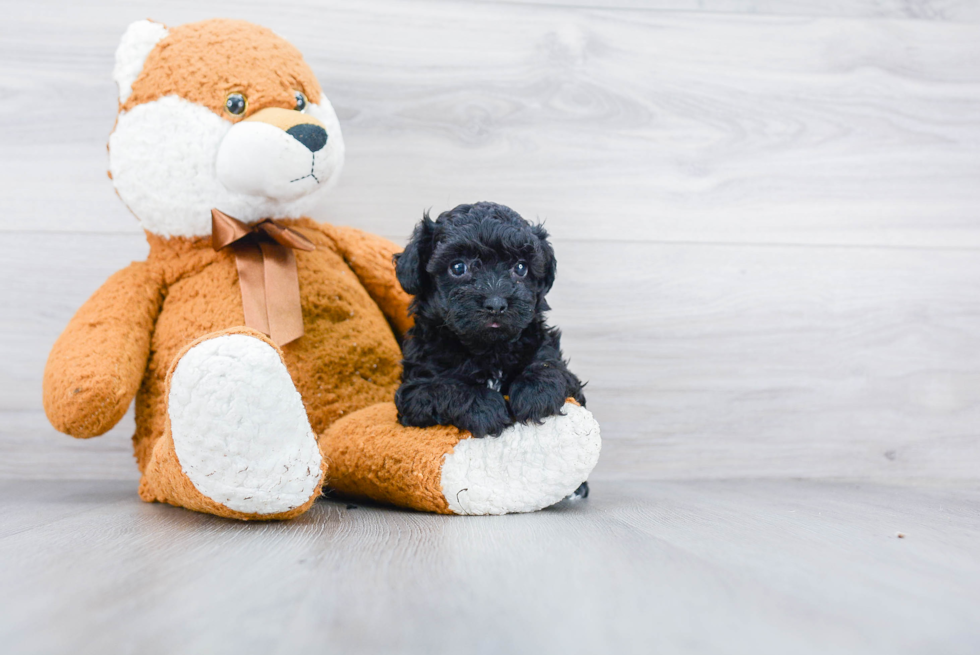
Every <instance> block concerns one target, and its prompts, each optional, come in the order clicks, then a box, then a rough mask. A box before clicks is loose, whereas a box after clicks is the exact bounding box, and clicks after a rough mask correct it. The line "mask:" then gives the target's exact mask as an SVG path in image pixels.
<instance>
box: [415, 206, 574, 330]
mask: <svg viewBox="0 0 980 655" xmlns="http://www.w3.org/2000/svg"><path fill="white" fill-rule="evenodd" d="M555 267H556V263H555V255H554V251H553V250H552V248H551V244H550V243H548V233H547V232H546V231H545V229H544V228H543V227H542V226H541V225H531V224H530V223H528V222H527V221H525V220H524V219H523V218H521V216H520V215H519V214H518V213H517V212H515V211H514V210H512V209H510V208H508V207H504V206H503V205H498V204H496V203H492V202H480V203H476V204H473V205H460V206H458V207H456V208H455V209H452V210H450V211H447V212H443V213H442V214H440V216H439V218H437V219H436V220H435V221H433V220H431V219H430V218H429V216H428V214H426V215H425V216H424V217H423V219H422V222H421V223H419V224H418V226H416V228H415V232H414V233H413V234H412V238H411V240H410V241H409V244H408V246H407V247H406V248H405V252H403V253H401V254H400V255H398V256H396V272H397V274H398V281H399V282H400V283H401V285H402V287H403V288H404V289H405V291H406V292H407V293H410V294H412V295H414V296H415V300H414V303H413V305H412V309H413V311H414V313H415V315H416V317H417V318H421V319H424V320H429V321H433V322H437V323H439V324H444V325H446V326H447V327H448V328H449V329H450V330H452V331H453V332H454V333H455V334H456V335H457V336H458V337H459V338H460V340H461V341H463V342H464V343H466V344H468V345H471V346H473V345H476V346H480V345H492V344H493V343H497V342H501V341H508V340H511V339H514V338H516V337H517V336H518V335H519V334H520V333H521V331H522V330H523V329H524V328H526V327H527V326H528V325H530V324H531V322H532V321H533V320H534V318H535V316H537V315H538V314H539V313H540V312H543V311H545V310H547V309H548V305H547V303H546V302H545V299H544V298H545V294H547V293H548V291H549V290H550V289H551V285H552V284H553V283H554V281H555Z"/></svg>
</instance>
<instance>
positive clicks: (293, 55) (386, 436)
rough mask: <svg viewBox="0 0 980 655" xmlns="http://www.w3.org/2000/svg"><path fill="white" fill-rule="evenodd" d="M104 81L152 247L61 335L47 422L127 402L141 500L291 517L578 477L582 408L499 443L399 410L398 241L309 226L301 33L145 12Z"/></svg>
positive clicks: (591, 446) (443, 503) (402, 319)
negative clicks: (352, 501)
mask: <svg viewBox="0 0 980 655" xmlns="http://www.w3.org/2000/svg"><path fill="white" fill-rule="evenodd" d="M114 77H115V80H116V83H117V84H118V87H119V115H118V118H117V121H116V126H115V129H114V131H113V133H112V135H111V136H110V138H109V164H110V171H109V172H110V177H111V178H112V180H113V184H114V185H115V188H116V191H117V192H118V194H119V196H120V198H122V200H123V202H125V203H126V205H127V206H128V207H129V209H130V210H131V211H132V212H133V213H134V214H135V215H136V216H137V218H138V219H139V220H140V223H141V224H142V227H143V228H144V229H145V231H146V235H147V240H148V242H149V244H150V253H149V256H148V257H147V259H146V261H143V262H134V263H132V264H131V265H130V266H128V267H127V268H125V269H123V270H121V271H119V272H118V273H116V274H114V275H113V276H112V277H110V278H109V280H108V281H106V283H105V284H104V285H103V286H102V287H101V288H100V289H99V290H98V291H96V293H95V294H94V295H93V296H92V297H91V298H90V299H89V300H88V301H87V302H86V303H85V304H84V305H83V306H82V307H81V309H79V311H78V313H77V314H76V315H75V316H74V317H73V318H72V320H71V322H70V323H69V324H68V327H67V328H66V329H65V331H64V333H63V334H62V335H61V337H60V338H59V339H58V341H57V342H56V343H55V345H54V347H53V349H52V352H51V355H50V357H49V359H48V364H47V367H46V370H45V373H44V407H45V410H46V412H47V414H48V417H49V419H50V420H51V422H52V424H53V425H54V426H55V427H56V428H57V429H59V430H60V431H62V432H65V433H67V434H70V435H72V436H74V437H82V438H87V437H93V436H97V435H100V434H103V433H105V432H106V431H107V430H109V429H110V428H112V427H113V425H115V424H116V423H117V422H118V421H119V420H120V418H121V417H122V416H123V415H124V414H125V412H126V410H127V408H128V406H129V404H130V402H131V401H132V400H133V398H134V397H135V399H136V433H135V435H134V436H133V444H134V447H135V453H136V461H137V464H138V466H139V469H140V471H141V473H142V479H141V481H140V486H139V494H140V497H141V498H143V499H144V500H146V501H160V502H166V503H171V504H173V505H178V506H181V507H186V508H189V509H193V510H197V511H202V512H209V513H212V514H216V515H218V516H226V517H234V518H240V519H282V518H290V517H294V516H297V515H299V514H301V513H302V512H304V511H306V510H307V509H308V508H309V507H310V506H311V505H312V503H313V501H314V500H315V498H316V496H317V495H318V494H319V493H320V489H321V487H322V485H323V484H328V485H329V486H331V487H333V488H335V489H338V490H340V491H342V492H345V493H349V494H353V495H358V496H364V497H368V498H372V499H375V500H378V501H382V502H390V503H395V504H399V505H402V506H406V507H412V508H416V509H420V510H426V511H433V512H442V513H458V514H500V513H505V512H514V511H531V510H536V509H540V508H542V507H545V506H547V505H550V504H552V503H554V502H556V501H558V500H560V499H561V498H562V497H564V496H565V495H567V494H569V493H570V492H572V491H573V490H574V489H575V488H576V487H577V486H578V485H579V484H580V483H581V482H583V481H584V480H585V479H586V478H587V477H588V474H589V473H590V472H591V470H592V468H593V467H594V466H595V463H596V461H597V458H598V454H599V445H600V441H599V431H598V426H597V425H596V423H595V421H594V420H593V419H592V416H591V414H589V413H588V411H586V410H585V409H584V408H582V407H577V406H575V405H573V404H569V405H566V408H565V412H564V415H562V416H555V417H552V418H549V419H547V420H546V421H545V422H544V424H542V425H515V426H512V427H511V428H508V429H507V430H506V431H505V433H504V434H503V435H501V436H500V437H498V438H494V439H471V438H469V435H468V434H467V433H464V432H460V431H459V430H457V429H456V428H452V427H437V428H427V429H417V428H405V427H402V426H401V425H399V424H398V423H397V421H396V416H395V409H394V406H393V404H392V403H391V399H392V397H393V393H394V391H395V389H396V388H397V386H398V381H399V375H400V357H401V351H400V349H399V345H398V339H399V338H400V335H402V334H403V333H404V332H405V331H406V330H407V329H408V328H409V327H410V326H411V318H410V317H409V315H408V312H407V306H408V303H409V300H410V298H409V296H407V295H406V294H405V293H404V291H402V289H401V288H400V287H399V285H398V282H397V281H396V279H395V274H394V267H393V264H392V256H393V255H394V254H395V253H396V252H397V251H398V250H400V249H399V248H397V247H396V246H394V245H393V244H391V243H389V242H387V241H385V240H383V239H380V238H378V237H375V236H372V235H369V234H366V233H364V232H361V231H359V230H356V229H352V228H347V227H335V226H331V225H327V224H323V223H317V222H315V221H313V220H310V219H309V218H306V217H305V216H306V215H307V214H308V213H309V212H310V211H311V210H312V208H313V207H314V206H315V205H316V204H317V203H318V202H319V201H320V199H321V198H322V195H323V194H324V193H326V192H327V190H328V189H329V188H330V187H331V186H332V184H333V183H334V182H335V181H336V178H337V176H338V174H339V172H340V169H341V167H342V165H343V158H344V142H343V137H342V135H341V132H340V126H339V124H338V121H337V117H336V114H335V113H334V111H333V108H332V107H331V105H330V103H329V101H328V100H327V98H326V97H325V96H324V95H323V92H322V91H321V89H320V86H319V84H318V83H317V80H316V78H315V77H314V75H313V73H312V71H311V70H310V68H309V67H308V66H307V65H306V63H305V62H304V61H303V58H302V56H301V55H300V53H299V51H297V50H296V49H295V48H294V47H293V46H292V45H290V44H289V43H287V42H286V41H284V40H283V39H281V38H280V37H278V36H277V35H276V34H274V33H273V32H271V31H270V30H268V29H265V28H262V27H258V26H256V25H252V24H249V23H245V22H242V21H233V20H208V21H203V22H200V23H193V24H187V25H182V26H179V27H175V28H167V27H165V26H163V25H162V24H159V23H154V22H150V21H140V22H137V23H134V24H132V25H131V26H130V27H129V28H128V30H127V31H126V33H125V35H124V36H123V38H122V41H121V43H120V45H119V48H118V50H117V51H116V66H115V70H114ZM273 219H274V220H273ZM318 435H319V437H318Z"/></svg>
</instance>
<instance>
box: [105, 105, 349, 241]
mask: <svg viewBox="0 0 980 655" xmlns="http://www.w3.org/2000/svg"><path fill="white" fill-rule="evenodd" d="M306 113H307V114H308V115H309V116H310V117H311V118H313V119H315V121H316V122H318V123H319V125H320V126H322V127H323V129H324V130H325V131H326V137H327V138H326V142H325V143H324V144H323V145H322V147H318V146H319V145H320V144H319V143H318V142H316V140H315V139H313V140H311V139H310V138H308V137H309V134H306V135H303V134H298V136H299V137H301V138H303V139H304V140H305V141H306V142H307V143H309V144H310V145H309V146H308V145H304V143H303V142H301V141H300V139H299V138H297V137H294V136H293V135H292V134H289V133H287V132H286V131H285V130H283V129H281V128H279V127H277V126H275V125H271V124H269V123H266V122H263V121H259V120H253V121H249V120H246V121H242V122H240V123H234V124H232V123H231V122H230V121H228V120H225V119H224V118H223V117H221V116H218V115H216V114H215V113H214V112H212V111H211V110H210V109H208V108H207V107H203V106H201V105H198V104H195V103H192V102H189V101H187V100H184V99H183V98H179V97H177V96H164V97H163V98H160V99H158V100H154V101H152V102H147V103H143V104H140V105H137V106H135V107H133V109H131V110H130V111H127V112H123V113H121V114H120V115H119V120H118V121H117V123H116V129H115V130H114V131H113V133H112V135H111V136H110V137H109V171H110V173H111V174H112V182H113V184H114V185H115V187H116V191H118V192H119V197H120V198H122V199H123V202H125V203H126V205H127V206H128V207H129V208H130V210H132V212H133V213H134V214H135V215H136V216H137V217H138V218H139V221H140V223H141V224H142V226H143V228H144V229H146V230H147V231H149V232H152V233H153V234H157V235H160V236H164V237H175V236H179V237H196V236H206V235H209V234H211V209H213V208H215V207H217V208H218V209H220V210H221V211H223V212H225V213H226V214H229V215H231V216H234V217H235V218H237V219H239V220H241V221H244V222H246V223H252V222H255V221H258V220H261V219H263V218H269V217H275V218H299V217H301V216H310V215H311V214H313V213H314V212H315V210H316V208H317V206H318V203H319V202H321V200H322V198H323V197H324V196H325V194H326V193H328V192H329V189H330V188H332V187H333V186H334V185H335V184H336V182H337V179H338V177H339V175H340V171H341V169H342V168H343V163H344V137H343V135H342V134H341V132H340V123H339V121H338V120H337V114H336V113H335V112H334V110H333V107H331V106H330V103H329V102H328V101H327V99H326V98H321V102H320V104H316V103H310V104H309V105H308V106H307V110H306ZM294 132H295V131H294ZM321 136H322V135H321ZM320 141H322V139H320Z"/></svg>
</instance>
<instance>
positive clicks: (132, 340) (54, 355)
mask: <svg viewBox="0 0 980 655" xmlns="http://www.w3.org/2000/svg"><path fill="white" fill-rule="evenodd" d="M162 303H163V292H162V288H161V284H160V283H159V282H158V281H157V280H156V279H155V277H154V276H153V274H152V271H151V269H150V267H149V266H148V265H147V264H146V262H133V263H132V264H130V265H129V266H128V267H126V268H124V269H122V270H121V271H119V272H117V273H115V274H114V275H112V276H111V277H110V278H109V279H108V280H106V282H105V284H103V285H102V286H101V287H100V288H99V290H98V291H96V292H95V293H94V294H93V295H92V297H91V298H89V299H88V300H87V301H86V302H85V304H84V305H82V307H81V308H80V309H79V310H78V312H76V313H75V316H74V317H72V319H71V321H69V323H68V327H66V328H65V331H64V332H63V333H62V334H61V336H60V337H58V340H57V341H56V342H55V344H54V347H53V348H52V349H51V354H50V355H49V356H48V363H47V366H45V368H44V411H45V412H46V413H47V415H48V420H50V421H51V424H52V425H53V426H54V427H55V428H56V429H58V430H59V431H60V432H64V433H66V434H70V435H71V436H73V437H79V438H88V437H95V436H98V435H100V434H104V433H105V432H107V431H108V430H109V429H111V428H112V426H114V425H115V424H116V423H118V422H119V419H121V418H122V417H123V415H124V414H125V413H126V409H127V408H128V407H129V403H130V401H131V400H132V399H133V396H134V395H136V391H137V390H138V389H139V386H140V382H141V380H142V379H143V372H144V370H145V369H146V362H147V359H148V358H149V354H150V337H151V336H152V334H153V326H154V323H155V322H156V319H157V315H158V314H159V312H160V307H161V305H162Z"/></svg>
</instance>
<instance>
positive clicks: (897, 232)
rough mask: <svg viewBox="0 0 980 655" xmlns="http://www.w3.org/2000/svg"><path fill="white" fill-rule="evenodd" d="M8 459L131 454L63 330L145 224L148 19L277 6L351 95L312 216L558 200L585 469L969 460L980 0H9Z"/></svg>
mask: <svg viewBox="0 0 980 655" xmlns="http://www.w3.org/2000/svg"><path fill="white" fill-rule="evenodd" d="M0 7H2V13H3V20H2V21H0V121H2V126H3V129H2V130H0V209H2V211H0V477H3V478H31V477H34V478H52V477H65V478H121V479H132V478H134V477H135V476H136V469H135V465H134V463H133V462H132V458H131V452H130V446H129V435H130V434H131V431H132V419H131V417H128V418H127V419H126V420H125V421H124V422H123V424H122V425H120V426H119V427H118V428H117V429H115V430H114V431H113V432H112V433H110V434H109V435H107V436H105V437H103V438H101V439H99V440H94V441H88V442H75V441H73V440H71V439H70V438H69V437H65V436H61V435H58V434H57V433H56V432H55V431H54V430H53V429H51V428H50V427H49V426H48V425H47V422H46V420H45V419H44V415H43V411H42V410H41V373H42V369H43V366H44V362H45V358H46V356H47V352H48V350H49V348H50V346H51V344H52V343H53V341H54V339H55V338H56V337H57V335H58V334H59V332H60V330H61V329H62V328H63V327H64V325H65V323H66V322H67V321H68V319H69V318H70V316H71V315H72V313H73V312H74V311H75V310H76V309H77V308H78V306H79V305H80V304H81V303H82V302H83V301H84V300H85V299H86V298H87V297H88V296H89V294H91V293H92V292H93V291H94V290H95V289H96V288H97V287H98V286H99V285H100V284H101V283H102V282H103V281H104V280H105V278H106V277H107V276H108V275H109V274H111V273H112V272H114V271H115V270H117V269H119V268H121V267H122V266H124V265H125V264H126V263H128V262H129V261H131V260H134V259H142V258H143V257H144V256H145V254H146V251H147V248H146V244H145V241H144V238H143V235H142V232H141V231H140V229H139V226H138V224H137V222H136V220H135V219H134V218H133V217H132V216H130V215H129V214H128V213H127V211H126V209H125V208H124V207H123V205H122V203H121V202H120V201H119V200H118V199H117V198H116V197H115V194H114V192H113V189H112V186H111V183H110V182H109V180H108V179H107V177H106V168H107V161H106V151H105V143H106V140H107V137H108V133H109V131H110V129H111V128H112V124H113V120H114V117H115V113H116V96H115V88H114V85H113V83H112V79H111V71H112V65H113V52H114V50H115V47H116V44H117V41H118V39H119V37H120V35H121V34H122V32H123V30H124V29H125V27H126V25H127V24H128V23H129V22H131V21H132V20H136V19H140V18H147V17H150V18H154V19H157V20H160V21H163V22H165V23H169V24H180V23H183V22H187V21H192V20H198V19H201V18H207V17H213V16H232V17H239V18H245V19H248V20H252V21H255V22H258V23H261V24H264V25H266V26H269V27H271V28H273V29H275V30H276V31H277V32H279V33H280V34H282V35H283V36H285V37H286V38H288V39H290V40H291V41H292V42H293V43H295V44H296V45H297V46H298V47H299V48H300V49H301V50H302V51H303V52H304V53H305V55H306V58H307V60H308V61H309V63H310V64H311V66H312V68H313V69H314V71H315V72H316V73H317V75H318V76H319V79H320V82H321V84H322V86H323V88H324V90H325V91H326V93H327V94H328V96H329V97H330V98H331V100H332V102H333V103H334V105H335V107H336V108H337V110H338V112H339V114H340V118H341V121H342V126H343V129H344V134H345V138H346V141H347V144H348V159H347V167H346V172H345V174H344V176H343V178H342V179H341V182H340V185H339V186H338V188H337V190H336V192H335V193H334V194H333V196H332V197H331V198H330V199H329V202H327V203H326V204H325V205H324V206H323V207H322V208H321V210H320V212H319V215H318V216H317V218H319V219H322V220H325V221H330V222H334V223H338V224H348V225H354V226H357V227H361V228H364V229H367V230H370V231H373V232H376V233H379V234H382V235H385V236H387V237H389V238H391V239H393V240H396V241H399V242H404V239H405V237H406V236H407V234H408V233H409V231H410V230H411V227H412V225H413V223H414V222H415V221H416V220H417V219H418V218H419V216H420V215H421V212H422V210H423V209H425V208H430V207H431V208H432V210H433V211H434V212H439V211H442V210H444V209H447V208H450V207H452V206H454V205H455V204H457V203H460V202H467V201H475V200H483V199H487V200H495V201H498V202H503V203H505V204H509V205H511V206H512V207H514V208H515V209H517V210H518V211H519V212H521V213H522V214H524V215H525V216H526V217H528V218H539V219H541V220H546V221H547V224H548V228H549V229H550V230H551V232H552V233H553V235H554V237H555V245H556V249H557V252H558V256H559V262H560V266H559V277H558V283H557V285H556V287H555V290H554V292H553V296H552V301H551V304H552V305H553V307H554V311H553V319H554V322H555V323H556V324H558V325H560V326H561V327H562V328H563V330H564V333H565V349H566V354H567V355H568V356H570V357H571V360H572V365H573V368H574V370H575V371H576V372H578V373H579V374H580V375H581V376H582V377H584V378H587V379H588V380H589V386H588V389H587V393H588V397H589V407H590V408H591V409H592V410H593V412H594V413H595V414H596V416H597V418H598V419H599V421H600V422H601V424H602V426H603V436H604V438H605V444H604V452H603V457H602V460H601V462H600V464H599V467H598V468H597V470H596V472H595V474H594V478H597V479H598V478H606V479H608V478H737V477H784V476H797V477H815V478H827V477H834V478H856V479H857V478H860V479H877V480H882V481H896V482H898V481H903V482H908V481H920V482H923V483H929V482H931V481H937V480H946V481H949V480H954V481H955V480H961V481H968V480H976V479H977V478H978V477H980V439H978V432H980V209H978V207H980V27H978V25H977V24H976V22H975V21H980V3H976V2H967V1H965V0H931V1H930V0H920V1H915V2H905V1H901V0H855V1H853V2H849V1H843V0H836V1H834V0H829V1H826V2H813V1H810V2H804V1H803V0H794V1H791V2H775V1H771V2H769V1H766V0H757V1H754V0H703V1H695V0H674V1H668V0H664V1H662V2H658V1H651V2H638V1H636V2H633V1H629V0H621V1H619V2H615V1H613V2H608V3H606V2H601V1H598V0H595V1H592V2H590V1H588V0H565V1H563V2H560V3H559V2H554V3H552V2H547V1H539V2H533V1H524V2H489V1H488V2H439V1H434V0H422V1H416V2H394V1H391V0H356V1H355V0H345V1H331V2H307V3H302V2H296V3H291V5H290V7H289V8H288V9H284V8H281V7H277V5H276V3H273V2H257V1H254V0H237V1H235V2H220V1H213V2H170V3H146V2H121V1H112V0H104V1H99V2H85V3H81V2H77V3H69V2H33V1H32V2H29V3H28V2H17V3H14V2H6V1H5V2H3V3H2V5H0Z"/></svg>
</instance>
